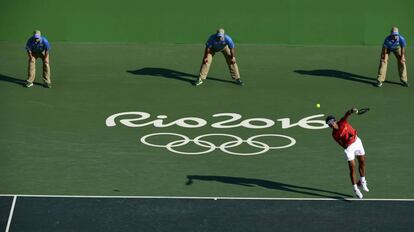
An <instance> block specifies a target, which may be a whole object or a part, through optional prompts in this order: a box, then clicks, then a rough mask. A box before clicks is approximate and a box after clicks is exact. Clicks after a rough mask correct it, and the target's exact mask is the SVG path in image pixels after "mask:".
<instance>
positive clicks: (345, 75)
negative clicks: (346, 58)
mask: <svg viewBox="0 0 414 232" xmlns="http://www.w3.org/2000/svg"><path fill="white" fill-rule="evenodd" d="M294 72H295V73H298V74H301V75H304V76H319V77H334V78H339V79H343V80H348V81H356V82H360V83H365V84H370V85H374V86H375V84H376V83H377V79H376V78H372V77H367V76H362V75H358V74H354V73H349V72H343V71H339V70H333V69H315V70H295V71H294ZM385 82H386V83H389V84H395V85H401V84H400V83H398V82H394V81H385Z"/></svg>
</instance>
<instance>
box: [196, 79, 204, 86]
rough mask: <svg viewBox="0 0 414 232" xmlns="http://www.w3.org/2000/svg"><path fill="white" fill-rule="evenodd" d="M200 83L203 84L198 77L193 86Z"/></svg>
mask: <svg viewBox="0 0 414 232" xmlns="http://www.w3.org/2000/svg"><path fill="white" fill-rule="evenodd" d="M201 84H203V80H201V79H198V80H197V81H196V82H195V83H194V85H195V86H199V85H201Z"/></svg>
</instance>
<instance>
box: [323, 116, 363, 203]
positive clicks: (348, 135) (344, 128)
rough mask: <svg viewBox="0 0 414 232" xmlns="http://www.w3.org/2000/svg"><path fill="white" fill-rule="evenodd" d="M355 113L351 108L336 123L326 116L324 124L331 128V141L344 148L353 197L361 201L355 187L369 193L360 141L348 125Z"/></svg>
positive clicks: (333, 119) (360, 195) (359, 193)
mask: <svg viewBox="0 0 414 232" xmlns="http://www.w3.org/2000/svg"><path fill="white" fill-rule="evenodd" d="M357 113H358V109H356V108H352V109H350V110H348V111H347V112H346V113H345V115H344V116H343V117H342V118H341V119H340V120H339V121H336V119H335V117H334V116H328V117H327V118H326V124H328V125H329V127H331V128H332V137H333V139H334V140H335V141H336V142H337V143H338V144H339V145H341V147H343V148H344V152H345V155H346V158H347V160H348V167H349V175H350V177H351V182H352V185H353V188H354V192H355V195H356V196H357V197H358V198H359V199H362V198H363V195H362V193H361V191H360V190H359V188H358V186H357V185H360V186H362V189H363V190H364V191H365V192H369V189H368V186H367V181H366V179H365V151H364V147H363V145H362V141H361V139H360V138H359V137H358V136H357V131H356V130H355V129H354V128H352V126H351V124H349V123H348V117H349V116H350V115H351V114H357ZM355 157H356V158H357V159H358V166H359V167H358V170H359V175H360V177H361V179H360V180H359V181H358V183H357V177H356V171H355V166H356V165H355Z"/></svg>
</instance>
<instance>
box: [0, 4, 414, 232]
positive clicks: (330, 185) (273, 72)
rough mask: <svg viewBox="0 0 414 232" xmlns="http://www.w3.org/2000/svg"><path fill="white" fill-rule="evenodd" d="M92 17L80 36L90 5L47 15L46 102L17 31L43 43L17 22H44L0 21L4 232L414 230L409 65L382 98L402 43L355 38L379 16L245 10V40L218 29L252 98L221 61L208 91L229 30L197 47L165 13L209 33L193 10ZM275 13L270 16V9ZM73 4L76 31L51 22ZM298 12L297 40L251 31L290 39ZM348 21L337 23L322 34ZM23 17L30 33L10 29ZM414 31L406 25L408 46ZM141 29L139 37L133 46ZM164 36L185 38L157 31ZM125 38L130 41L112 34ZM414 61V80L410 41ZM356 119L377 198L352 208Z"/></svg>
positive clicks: (370, 33)
mask: <svg viewBox="0 0 414 232" xmlns="http://www.w3.org/2000/svg"><path fill="white" fill-rule="evenodd" d="M92 2H93V1H92ZM92 2H87V3H85V5H84V6H83V7H84V8H82V9H80V11H79V17H76V18H74V19H73V20H69V18H65V17H68V14H69V13H70V12H71V11H72V10H74V9H75V8H76V7H75V6H76V5H79V4H80V3H81V2H80V1H74V3H73V4H74V5H71V6H69V5H68V4H67V3H64V4H63V3H62V4H63V5H59V4H58V3H57V2H56V3H55V2H51V1H47V0H43V1H42V4H44V5H46V6H47V7H48V9H50V10H51V12H50V15H49V17H46V16H39V17H40V18H37V19H36V20H34V21H35V22H36V23H37V25H36V27H40V28H39V29H41V30H42V31H44V34H45V35H46V36H47V37H48V39H49V40H50V41H51V43H52V51H51V61H50V63H51V69H52V71H51V73H52V75H51V78H52V82H53V87H52V88H51V89H48V88H44V87H43V86H42V79H41V68H42V67H41V62H38V66H37V78H36V81H35V85H34V86H33V87H31V88H25V87H24V84H25V80H26V78H27V74H26V72H27V54H25V51H24V43H25V39H26V37H22V36H21V33H22V32H20V30H25V29H27V28H26V27H29V26H30V30H28V33H29V34H30V31H31V30H32V29H31V27H34V25H25V24H24V23H23V21H24V20H22V19H19V20H17V19H15V17H17V16H14V15H13V14H12V13H13V12H17V10H19V9H20V10H21V11H18V12H19V13H18V14H17V13H16V14H17V15H23V14H25V13H26V14H29V15H30V12H26V10H22V9H21V6H17V5H15V4H14V3H11V1H7V4H6V9H7V10H3V11H1V10H0V12H1V13H2V14H0V19H1V20H0V21H1V22H2V23H0V32H1V33H6V32H7V33H10V34H9V37H8V38H10V39H1V40H0V51H1V52H0V109H1V113H0V177H1V178H0V230H4V231H6V232H8V231H10V232H11V231H13V232H14V231H275V230H277V231H305V230H306V231H349V230H358V231H413V229H414V223H413V222H412V217H413V215H414V205H413V199H414V194H413V192H414V185H413V184H412V183H413V176H414V171H413V168H412V164H413V162H414V158H413V157H412V154H413V153H414V148H413V146H412V144H413V143H412V141H414V134H413V131H414V123H412V122H411V119H412V118H414V109H413V107H412V105H413V101H412V99H413V97H414V92H413V89H412V87H409V88H405V87H403V86H402V85H401V83H400V82H399V77H398V72H397V63H396V60H395V58H394V57H392V58H391V59H390V62H389V65H388V76H387V81H386V82H385V83H384V86H383V87H382V88H376V87H374V84H375V83H376V74H377V68H378V59H379V52H380V45H378V44H381V42H382V39H383V36H385V34H386V33H388V31H384V30H382V28H379V26H378V27H375V26H372V27H365V28H363V27H357V28H355V29H356V30H357V31H361V33H362V32H363V33H365V34H364V38H363V41H360V40H358V39H356V38H354V37H352V36H350V35H351V34H350V33H348V32H350V31H351V29H350V27H351V26H350V24H353V23H355V22H357V21H358V20H359V17H362V16H361V15H362V13H363V12H359V11H362V10H361V9H368V7H366V6H364V7H363V8H361V9H359V11H358V12H356V13H355V14H356V15H358V16H357V17H356V18H354V19H352V20H351V21H349V22H348V21H341V20H345V19H347V16H346V14H344V13H341V12H337V13H334V12H333V11H329V12H328V13H327V14H328V15H322V14H320V16H318V17H317V18H314V17H313V18H312V17H311V15H312V13H311V12H308V11H307V10H306V9H305V8H307V7H311V6H309V4H310V3H305V2H302V1H298V2H295V1H277V3H278V4H279V5H277V4H276V3H269V2H266V1H263V4H265V5H264V6H261V7H259V6H255V7H251V6H250V5H249V4H247V3H246V4H245V3H241V4H240V6H237V7H236V9H237V10H238V12H239V13H240V12H245V13H246V12H249V13H251V15H250V14H247V13H246V15H244V16H242V15H239V14H237V17H236V19H238V20H241V21H240V23H242V24H244V26H241V25H239V24H238V23H236V22H228V23H227V24H225V25H221V26H223V27H225V28H226V30H227V31H228V32H229V34H231V35H232V36H233V35H234V38H235V42H236V46H237V63H238V65H239V68H240V73H241V78H242V79H243V81H244V83H245V85H244V86H239V85H237V84H235V82H234V81H233V80H232V79H231V77H230V73H229V71H228V67H227V65H226V62H225V59H224V57H223V56H222V55H221V54H217V55H216V56H215V57H214V60H213V64H212V67H211V70H210V73H209V75H208V78H207V80H206V81H205V82H204V83H203V84H202V85H200V86H194V85H193V82H194V81H196V80H197V78H198V72H199V68H200V63H201V60H202V54H203V51H204V44H203V43H204V42H205V39H206V38H207V36H208V35H209V33H210V32H211V33H214V29H215V28H216V27H215V25H218V24H219V22H221V21H220V20H222V19H224V16H217V18H215V19H214V20H217V22H216V21H214V20H213V21H214V23H212V24H211V25H210V24H209V22H210V21H209V22H207V21H208V20H207V21H202V22H200V23H201V25H204V26H206V27H205V28H203V27H197V29H194V30H193V31H191V30H190V31H191V33H190V32H189V30H188V28H192V26H194V27H195V25H193V24H194V23H193V22H190V21H188V20H184V19H185V18H184V16H182V14H180V15H181V16H177V18H173V17H171V18H168V17H167V16H168V15H169V14H170V13H169V12H170V11H169V10H168V8H169V7H170V8H173V9H179V10H177V13H180V12H181V13H183V12H187V11H188V16H189V17H190V18H191V17H193V18H194V17H196V16H197V14H196V13H195V12H193V11H189V10H190V9H191V10H194V9H196V8H197V7H198V5H197V4H195V3H193V4H192V5H191V4H190V3H189V2H188V1H184V0H183V1H182V2H179V3H177V5H174V4H172V3H165V4H166V5H164V6H165V7H163V8H162V9H160V12H161V13H163V14H161V15H163V16H162V17H161V16H160V17H158V18H157V20H154V21H151V23H150V24H148V25H147V24H146V23H144V21H145V20H144V18H145V17H149V16H150V15H153V14H155V13H154V12H152V13H151V12H150V11H149V9H150V8H151V9H154V8H155V7H156V5H157V4H158V3H160V2H161V1H155V2H152V3H145V4H144V5H143V6H142V7H143V8H140V10H139V12H141V13H142V14H138V16H136V17H138V19H134V17H135V16H134V15H135V12H134V10H133V8H132V6H137V5H136V4H137V3H132V2H133V1H125V3H124V4H126V5H122V4H120V5H117V6H114V9H113V12H115V13H114V16H113V18H107V17H104V16H103V15H102V14H101V13H102V12H106V10H108V9H109V8H111V6H110V4H107V2H106V1H104V3H103V4H102V5H99V6H97V8H96V9H98V10H94V9H95V8H93V7H94V6H93V5H94V4H93V3H92ZM401 2H402V3H405V5H406V6H410V5H412V3H407V2H404V1H403V0H401ZM325 3H326V1H322V0H321V1H317V2H316V3H315V4H316V6H323V5H324V4H325ZM28 4H29V5H30V6H32V7H35V6H34V3H32V2H30V3H28ZM169 4H171V5H169ZM226 4H229V3H226ZM66 5H67V6H66ZM183 5H185V6H186V8H185V9H181V8H180V6H183ZM230 5H231V4H230ZM276 5H277V7H278V8H277V11H276V13H278V12H279V13H280V14H276V15H278V16H273V13H274V12H273V10H274V8H273V10H272V9H270V8H269V9H268V8H266V6H268V7H270V6H272V7H275V6H276ZM334 5H335V4H334ZM63 6H66V7H67V9H66V8H65V10H63V11H62V13H61V14H62V15H63V17H64V18H65V20H64V23H63V26H62V27H60V26H58V23H56V22H49V20H52V19H58V18H59V17H58V16H59V15H58V13H57V12H58V11H57V10H58V9H60V8H61V7H63ZM126 6H128V7H126ZM225 6H227V5H225ZM341 6H342V5H341ZM312 7H313V6H312ZM336 7H337V6H335V7H334V6H331V5H329V6H326V8H325V9H327V10H329V9H331V8H332V9H336ZM342 7H345V9H353V8H352V6H351V5H348V4H343V6H342ZM127 8H128V9H127ZM249 8H251V9H250V10H249V11H248V9H249ZM265 8H266V9H265ZM408 8H409V7H408ZM260 9H265V10H263V11H261V10H260ZM332 9H331V10H332ZM398 9H400V8H398ZM404 9H405V8H404ZM404 9H401V10H404ZM52 10H53V11H52ZM123 10H125V12H127V13H128V14H126V15H124V14H121V13H122V12H124V11H123ZM146 10H147V11H148V12H144V11H146ZM374 10H378V14H377V13H376V12H374ZM384 10H386V9H385V8H383V6H378V7H376V8H375V9H369V10H366V11H364V12H365V13H366V14H365V15H364V16H363V17H364V18H365V19H367V21H365V23H366V24H365V25H366V26H367V25H377V23H374V21H375V20H374V19H378V17H379V16H378V15H379V14H380V13H381V12H383V11H384ZM283 11H286V12H293V13H292V14H290V15H284V16H286V17H287V18H289V17H290V18H289V20H290V21H289V22H290V24H289V25H290V27H288V28H290V31H288V34H287V35H280V33H277V32H276V31H268V30H266V31H265V30H264V29H261V28H259V29H252V30H255V33H249V30H247V29H246V28H252V27H250V26H249V25H253V24H254V23H253V22H254V21H251V20H250V19H251V17H253V16H255V15H260V17H258V18H256V19H255V20H256V21H255V22H256V23H258V24H260V25H263V26H264V27H265V26H267V27H270V25H271V24H272V23H271V22H272V21H273V20H275V21H277V22H278V23H277V25H276V26H278V25H279V26H280V25H281V24H282V22H281V21H280V20H282V19H283V17H282V16H283V15H281V14H282V13H283ZM406 11H407V10H405V11H403V12H406ZM88 12H90V16H93V17H91V19H90V21H87V20H86V19H88V17H87V16H88V15H89V13H88ZM260 12H261V13H260ZM332 12H333V13H332ZM218 13H220V10H219V12H218ZM320 13H321V12H320ZM199 14H200V15H201V16H200V17H207V15H209V14H208V12H207V11H202V12H201V13H199ZM170 15H171V14H170ZM333 15H337V18H335V19H336V21H335V20H333V21H332V22H325V21H324V20H323V19H324V18H325V17H330V16H331V17H333ZM115 16H116V17H115ZM8 17H12V19H15V20H17V21H16V24H15V25H16V27H17V28H18V29H19V30H17V29H15V30H11V29H10V26H8V25H6V24H5V23H4V22H5V21H4V20H3V19H6V18H8ZM43 17H44V18H43ZM278 17H280V20H277V19H279V18H278ZM384 17H385V16H384ZM410 17H411V18H412V16H410V15H408V14H407V15H406V14H402V15H401V16H399V17H397V19H398V20H397V21H396V22H397V23H398V25H401V26H400V27H401V28H402V29H401V31H403V29H405V31H406V32H407V33H406V34H405V35H406V37H408V38H410V35H412V29H409V27H408V26H407V21H409V19H410ZM99 19H101V21H99ZM141 19H142V20H141ZM169 19H170V20H171V21H169ZM306 19H309V25H313V26H315V25H316V26H317V27H316V29H315V30H316V32H319V33H321V32H322V31H323V30H324V26H323V25H325V24H324V23H326V24H327V25H329V26H333V25H337V24H338V25H340V26H341V27H340V30H341V33H344V36H341V34H340V33H338V32H337V31H335V30H336V29H334V28H333V27H328V28H327V29H326V30H327V32H328V33H331V34H332V40H325V38H319V37H318V36H317V34H316V35H315V34H313V31H311V30H308V29H307V27H306V26H301V27H299V26H298V25H299V24H300V23H303V22H304V21H306ZM310 19H312V20H310ZM386 19H389V18H388V16H387V17H386V18H385V19H384V21H386ZM117 20H119V21H117ZM130 20H131V22H130ZM321 20H322V21H321ZM83 21H85V24H82V22H83ZM138 21H139V22H138ZM141 21H142V22H141ZM134 22H136V23H138V24H137V28H138V27H142V30H137V31H135V29H134V30H132V29H131V28H132V26H134ZM381 22H383V21H381ZM123 23H126V24H123ZM383 23H384V22H383ZM103 24H105V25H106V26H107V27H103V26H102V25H103ZM163 24H165V26H166V27H170V28H175V29H176V30H175V32H174V33H170V32H171V31H170V30H168V31H167V30H155V29H153V27H158V26H160V25H163ZM76 25H78V26H79V27H77V26H76ZM91 25H95V26H94V27H92V26H91ZM119 25H123V26H122V27H119V28H118V27H117V26H119ZM177 25H182V26H183V27H185V28H187V29H184V28H183V27H181V26H180V27H179V26H177ZM207 25H208V26H209V27H207ZM238 25H239V26H238ZM295 25H296V26H295ZM174 26H175V27H174ZM213 26H214V27H213ZM248 26H249V27H248ZM127 27H128V28H129V29H128V30H127ZM43 28H45V29H43ZM115 28H117V31H116V33H114V34H116V35H117V36H119V37H118V38H116V39H114V38H115V37H116V36H115V35H114V36H112V34H111V33H109V34H106V32H107V31H108V30H110V29H111V30H112V31H114V30H115ZM208 28H213V31H209V30H208ZM384 28H385V26H384ZM386 28H387V29H386V30H388V25H387V26H386ZM9 29H10V30H9ZM88 30H90V31H88ZM338 30H339V29H338ZM48 31H49V32H50V33H47V32H48ZM128 31H132V32H131V33H129V32H128ZM26 32H27V31H26ZM75 32H76V33H75ZM127 32H128V33H129V34H128V33H127ZM144 32H146V33H144ZM26 34H27V33H26ZM26 34H25V35H26ZM29 34H27V35H29ZM141 34H143V35H142V37H139V36H140V35H141ZM166 34H168V36H169V37H168V36H167V37H166V36H165V35H166ZM107 35H108V37H105V36H107ZM345 35H346V36H345ZM128 36H129V37H128ZM151 36H154V41H149V40H151V38H152V37H151ZM413 36H414V35H413ZM413 36H411V38H413ZM107 38H108V40H106V39H107ZM137 38H138V39H137ZM319 39H320V40H319ZM376 40H378V41H376ZM273 41H274V42H273ZM409 41H411V39H410V40H409ZM377 42H378V43H377ZM301 44H304V45H301ZM406 53H407V67H408V75H409V78H410V75H411V73H412V70H413V69H412V67H413V65H414V63H413V62H412V59H411V58H410V57H411V54H414V49H413V47H412V46H411V43H409V46H408V47H407V48H406ZM409 81H410V79H409ZM318 103H319V104H320V105H321V107H320V108H317V107H316V104H318ZM351 107H359V108H360V107H369V108H370V109H371V110H370V111H369V112H368V113H366V114H363V115H353V116H351V118H350V119H349V121H350V123H351V124H352V125H353V126H354V127H355V128H356V129H357V130H358V135H359V137H360V138H361V139H362V141H363V144H364V147H365V150H366V154H367V156H366V159H367V180H368V183H369V187H370V192H368V193H364V199H363V200H357V199H355V197H354V193H353V190H352V186H351V184H350V181H349V176H348V167H347V163H346V159H345V157H344V155H343V150H342V149H341V148H340V147H339V146H338V144H336V143H335V141H334V140H333V139H332V137H331V130H330V129H329V128H327V127H326V125H325V123H324V119H325V117H326V116H327V115H330V114H332V115H335V116H336V117H337V118H339V117H341V116H342V115H343V114H344V113H345V111H346V110H348V109H350V108H351Z"/></svg>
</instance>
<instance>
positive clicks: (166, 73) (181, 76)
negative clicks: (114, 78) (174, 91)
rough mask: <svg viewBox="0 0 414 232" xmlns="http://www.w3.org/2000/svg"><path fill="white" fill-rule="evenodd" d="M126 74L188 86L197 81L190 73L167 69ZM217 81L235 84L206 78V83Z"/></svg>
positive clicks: (196, 77) (136, 71)
mask: <svg viewBox="0 0 414 232" xmlns="http://www.w3.org/2000/svg"><path fill="white" fill-rule="evenodd" d="M127 72H128V73H131V74H134V75H138V76H153V77H163V78H170V79H175V80H179V81H184V82H187V83H190V84H194V83H195V81H197V79H198V76H196V75H194V74H190V73H185V72H180V71H176V70H172V69H168V68H151V67H146V68H142V69H137V70H127ZM209 80H213V81H219V82H226V83H235V82H234V81H230V80H222V79H218V78H214V77H207V81H209Z"/></svg>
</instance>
